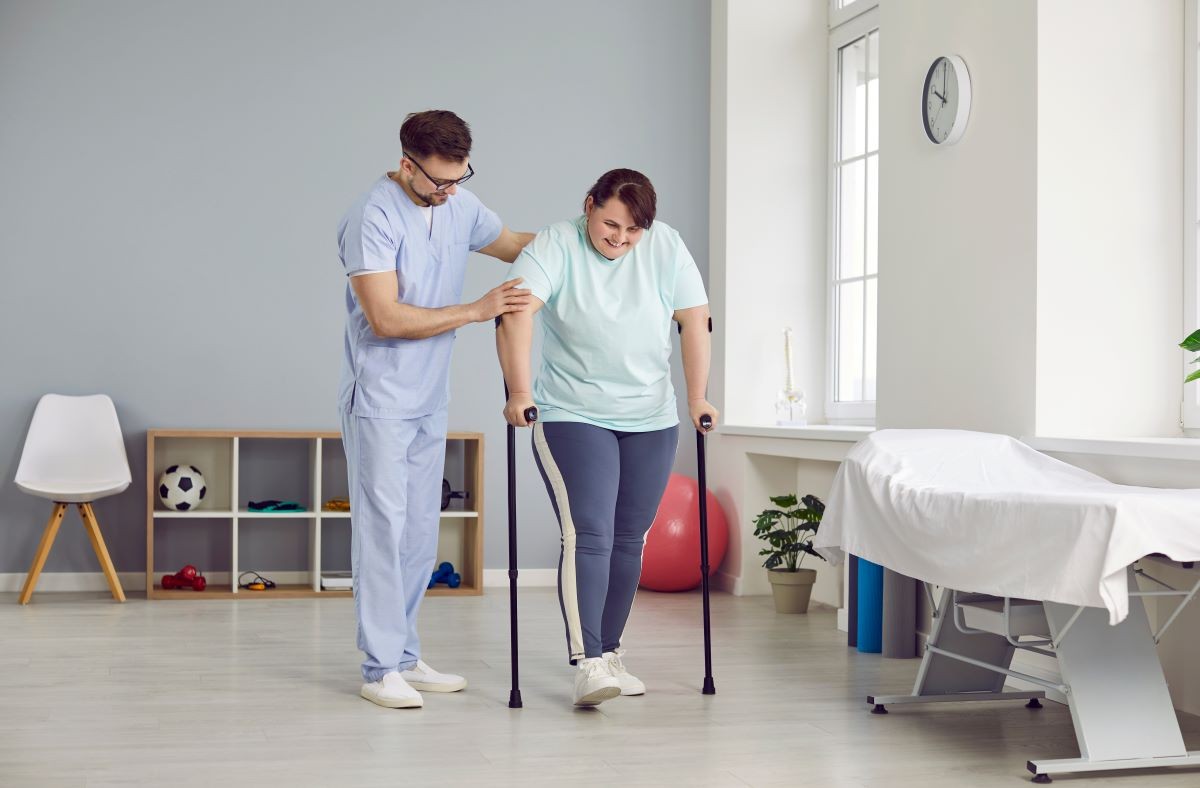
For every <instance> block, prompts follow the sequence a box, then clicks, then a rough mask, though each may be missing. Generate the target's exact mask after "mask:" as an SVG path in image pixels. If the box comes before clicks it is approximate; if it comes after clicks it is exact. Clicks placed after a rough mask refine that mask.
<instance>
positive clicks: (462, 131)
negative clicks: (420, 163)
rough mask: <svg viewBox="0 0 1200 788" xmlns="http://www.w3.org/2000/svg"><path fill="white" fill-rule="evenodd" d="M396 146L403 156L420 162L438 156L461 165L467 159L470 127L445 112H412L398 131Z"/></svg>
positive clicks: (463, 121)
mask: <svg viewBox="0 0 1200 788" xmlns="http://www.w3.org/2000/svg"><path fill="white" fill-rule="evenodd" d="M400 146H401V147H402V148H403V149H404V152H405V153H408V154H410V155H412V156H417V157H420V158H425V157H427V156H441V157H442V158H443V159H449V160H450V161H455V162H458V161H463V160H464V159H466V158H467V157H468V156H470V155H471V127H470V126H468V125H467V122H466V121H465V120H463V119H462V118H460V117H459V116H458V115H455V114H454V113H453V112H450V111H449V110H445V109H430V110H425V111H424V112H414V113H412V114H410V115H409V116H408V117H407V118H405V119H404V124H403V125H402V126H401V127H400Z"/></svg>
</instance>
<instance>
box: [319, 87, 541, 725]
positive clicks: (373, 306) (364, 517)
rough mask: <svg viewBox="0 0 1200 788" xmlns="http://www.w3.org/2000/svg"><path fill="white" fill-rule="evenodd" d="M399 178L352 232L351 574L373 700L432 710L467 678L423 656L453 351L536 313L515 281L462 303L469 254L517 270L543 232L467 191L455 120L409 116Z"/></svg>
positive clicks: (347, 398)
mask: <svg viewBox="0 0 1200 788" xmlns="http://www.w3.org/2000/svg"><path fill="white" fill-rule="evenodd" d="M400 143H401V150H402V154H403V157H402V158H401V160H400V165H399V169H397V170H396V171H395V172H389V173H387V174H386V175H385V176H382V177H380V178H379V179H378V180H377V181H376V182H375V183H374V184H373V185H372V186H371V188H370V189H369V190H368V191H367V193H366V194H364V195H363V196H362V197H360V198H359V199H358V201H357V202H355V203H354V205H353V206H352V207H351V208H350V210H349V211H348V212H347V213H346V215H345V217H344V218H343V219H342V222H341V225H340V226H339V228H338V245H339V247H340V249H341V259H342V264H343V265H344V266H345V270H346V275H347V276H348V277H349V285H348V286H347V288H346V342H345V355H344V361H343V364H342V380H341V389H340V394H339V401H338V404H339V407H340V410H341V417H342V443H343V445H344V446H345V448H346V464H347V468H348V470H349V476H350V513H351V517H352V524H353V528H352V539H351V548H350V551H351V553H350V554H351V559H350V560H351V566H352V569H353V571H354V608H355V612H356V614H357V616H358V647H359V648H360V649H361V650H362V651H363V653H364V654H365V660H364V661H363V663H362V675H363V680H364V681H365V682H366V683H365V684H363V686H362V691H361V695H362V697H364V698H366V699H367V700H369V701H372V702H373V703H377V704H379V705H380V706H386V707H388V708H419V707H421V706H422V705H423V700H422V697H421V694H420V693H421V692H457V691H458V690H461V689H462V688H464V687H465V686H467V682H466V679H464V678H463V677H462V676H456V675H453V674H450V673H440V672H438V671H436V670H434V669H433V668H431V667H430V666H429V665H427V664H426V663H425V661H424V660H422V659H421V643H420V639H419V638H418V636H417V613H418V611H419V610H420V606H421V600H422V599H423V598H424V595H425V588H426V585H427V584H428V582H429V575H430V572H432V571H433V565H434V561H435V560H436V557H437V540H438V522H439V516H440V513H441V489H442V484H441V482H442V473H443V464H444V459H445V453H446V406H447V402H448V400H449V369H450V350H451V348H452V346H453V344H454V331H455V329H457V328H458V327H459V326H463V325H466V324H467V323H478V322H485V321H486V322H490V321H491V320H492V319H493V318H495V317H496V316H497V315H502V314H504V313H506V312H515V311H519V310H521V309H523V308H524V307H525V306H526V305H527V304H528V303H529V291H528V290H525V289H521V288H518V287H516V285H518V284H519V283H520V280H514V281H511V282H505V283H504V284H503V285H500V286H499V287H497V288H495V289H493V290H491V291H489V292H488V293H487V294H486V295H484V296H483V297H482V298H480V299H479V300H478V301H474V302H472V303H469V304H461V303H459V301H460V299H461V298H462V289H463V279H464V277H465V274H466V264H467V255H468V254H469V253H470V252H482V253H484V254H486V255H490V256H492V257H495V258H498V259H500V260H503V261H505V262H506V263H511V262H512V261H513V260H515V259H516V257H517V255H518V253H520V251H521V249H522V248H524V246H525V244H527V243H529V241H530V240H532V239H533V234H532V233H515V232H513V231H511V230H509V229H508V228H506V227H504V226H503V225H502V224H501V222H500V218H499V217H498V216H496V214H495V213H494V212H492V211H491V210H490V209H488V208H487V207H486V206H484V205H483V203H481V202H480V201H479V198H477V197H476V196H475V195H474V194H472V193H471V192H469V191H467V190H466V189H464V188H461V184H462V183H463V182H464V181H466V180H467V179H468V178H470V177H471V176H472V175H474V174H475V172H474V170H473V169H471V165H470V162H469V157H470V153H471V130H470V128H469V127H468V126H467V124H466V123H465V122H464V121H463V120H462V119H461V118H460V117H458V116H457V115H455V114H454V113H453V112H447V111H445V110H430V111H427V112H417V113H414V114H412V115H409V116H408V117H407V118H406V119H405V121H404V124H403V125H402V126H401V127H400Z"/></svg>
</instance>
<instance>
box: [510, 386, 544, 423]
mask: <svg viewBox="0 0 1200 788" xmlns="http://www.w3.org/2000/svg"><path fill="white" fill-rule="evenodd" d="M534 407H537V406H536V405H535V404H534V402H533V397H531V396H530V395H529V393H528V392H524V391H513V392H510V393H509V395H508V402H507V403H505V405H504V420H505V421H507V422H508V423H509V424H511V425H513V426H514V427H528V426H530V424H529V422H528V421H526V420H525V411H526V409H528V408H534Z"/></svg>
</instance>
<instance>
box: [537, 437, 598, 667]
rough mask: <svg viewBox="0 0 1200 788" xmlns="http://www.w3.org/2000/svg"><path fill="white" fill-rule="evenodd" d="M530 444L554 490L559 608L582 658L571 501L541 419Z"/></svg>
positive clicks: (576, 654)
mask: <svg viewBox="0 0 1200 788" xmlns="http://www.w3.org/2000/svg"><path fill="white" fill-rule="evenodd" d="M533 445H534V447H535V448H536V449H537V454H538V459H539V460H541V461H542V467H543V468H544V469H545V470H546V478H548V479H549V480H550V489H552V490H553V491H554V503H555V505H556V506H557V507H558V517H559V520H560V521H561V522H560V524H561V525H562V543H563V556H562V579H561V581H560V582H561V583H562V598H563V608H564V609H565V610H566V616H567V637H568V638H570V644H571V659H583V657H584V656H585V653H584V649H583V624H582V623H581V622H580V620H579V590H578V586H577V585H576V574H575V523H574V521H573V520H571V504H570V501H568V500H567V484H566V482H564V481H563V477H562V473H561V472H559V470H558V464H557V463H555V462H554V457H553V455H551V454H550V445H549V444H548V443H546V435H545V432H544V431H543V430H542V422H540V421H539V422H536V423H535V424H534V425H533Z"/></svg>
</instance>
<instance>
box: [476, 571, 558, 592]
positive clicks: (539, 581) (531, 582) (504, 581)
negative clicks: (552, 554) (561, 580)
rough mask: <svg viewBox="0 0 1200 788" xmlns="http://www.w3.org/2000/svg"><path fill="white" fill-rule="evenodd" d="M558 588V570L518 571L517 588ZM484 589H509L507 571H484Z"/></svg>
mask: <svg viewBox="0 0 1200 788" xmlns="http://www.w3.org/2000/svg"><path fill="white" fill-rule="evenodd" d="M557 586H558V570H557V569H518V570H517V588H555V587H557ZM483 587H484V588H507V587H508V570H507V569H484V570H483Z"/></svg>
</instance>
